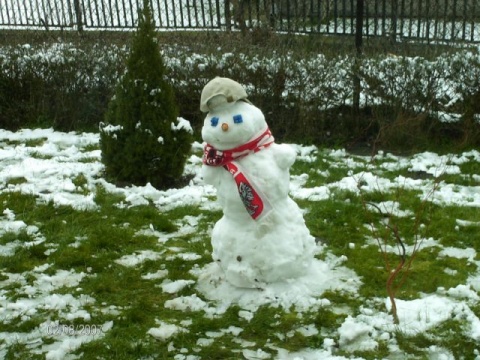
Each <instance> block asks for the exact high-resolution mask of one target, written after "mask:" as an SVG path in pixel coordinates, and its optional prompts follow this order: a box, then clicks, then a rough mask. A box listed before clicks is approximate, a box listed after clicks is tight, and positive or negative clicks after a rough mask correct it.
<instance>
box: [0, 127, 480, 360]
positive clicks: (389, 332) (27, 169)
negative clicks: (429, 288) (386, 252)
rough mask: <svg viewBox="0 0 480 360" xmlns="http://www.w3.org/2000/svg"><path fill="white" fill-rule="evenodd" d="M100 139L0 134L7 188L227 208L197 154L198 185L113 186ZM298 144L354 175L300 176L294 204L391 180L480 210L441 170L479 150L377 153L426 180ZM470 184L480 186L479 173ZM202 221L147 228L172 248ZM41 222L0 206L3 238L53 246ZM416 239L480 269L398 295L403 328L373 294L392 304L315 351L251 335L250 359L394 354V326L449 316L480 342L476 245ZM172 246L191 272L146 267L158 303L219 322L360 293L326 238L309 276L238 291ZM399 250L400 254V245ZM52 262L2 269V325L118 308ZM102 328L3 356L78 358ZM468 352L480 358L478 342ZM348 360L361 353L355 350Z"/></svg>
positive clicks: (180, 326)
mask: <svg viewBox="0 0 480 360" xmlns="http://www.w3.org/2000/svg"><path fill="white" fill-rule="evenodd" d="M98 141H99V136H98V134H92V133H73V132H72V133H62V132H56V131H54V130H52V129H23V130H20V131H18V132H10V131H6V130H0V144H1V147H0V194H7V193H12V192H20V193H24V194H29V195H34V196H36V198H37V201H38V202H39V203H47V202H52V203H53V204H54V205H56V206H59V205H63V206H71V207H72V208H74V209H77V210H80V211H94V210H95V209H97V207H98V206H97V204H96V203H95V189H96V186H97V185H101V186H103V187H104V188H105V189H106V191H107V192H110V193H115V194H123V195H125V197H126V200H125V201H124V203H123V205H119V206H126V207H134V206H138V205H139V204H143V203H145V202H153V203H154V204H155V205H156V206H157V208H158V209H159V211H168V210H170V209H174V208H176V207H181V206H186V205H193V206H197V207H198V208H200V209H203V211H218V210H221V207H220V206H219V204H218V203H217V202H216V200H215V195H216V192H215V189H214V188H213V187H212V186H211V185H206V184H204V183H203V181H202V179H201V177H200V169H201V160H200V158H199V156H198V154H197V155H192V156H191V157H190V159H189V160H188V163H187V168H186V172H187V173H190V174H192V175H194V176H193V179H192V181H191V183H190V184H189V185H187V186H186V187H184V188H181V189H170V190H167V191H158V190H156V189H155V188H153V187H152V186H151V185H146V186H143V187H139V186H132V187H127V188H117V187H116V186H115V185H113V184H110V183H108V182H106V181H105V180H104V179H103V178H102V177H101V174H102V170H103V166H102V164H101V162H100V152H99V151H98V150H92V149H95V148H96V146H98ZM201 148H202V144H198V143H195V144H194V145H193V149H194V151H197V152H198V150H199V149H201ZM294 148H295V149H296V153H297V159H296V161H305V162H307V163H310V162H312V161H315V158H316V157H317V156H321V155H322V154H323V155H325V156H326V157H329V159H328V161H329V163H330V165H331V166H332V167H339V168H345V169H347V168H348V169H349V171H350V173H349V174H348V175H347V176H345V177H344V178H343V179H340V180H338V181H335V182H331V183H325V184H323V185H321V186H313V187H307V186H306V185H305V184H306V181H307V180H308V174H300V175H297V176H292V177H291V179H290V180H291V181H290V195H291V196H292V197H293V198H294V199H308V200H309V201H322V200H323V199H327V198H329V197H330V196H334V195H332V194H333V191H334V190H335V189H344V190H348V191H351V192H352V193H358V191H359V186H360V188H361V189H362V191H367V192H370V191H382V192H388V191H389V190H391V189H393V188H395V187H401V188H407V189H416V190H419V194H418V196H419V197H420V198H422V199H423V198H424V197H425V196H426V195H427V194H430V196H431V198H429V199H430V200H431V201H432V202H434V203H437V204H439V205H441V206H460V207H464V208H466V209H468V208H473V207H475V208H477V207H479V206H480V195H479V194H480V186H476V185H471V186H467V185H457V184H451V183H447V182H445V181H443V180H439V179H437V180H436V178H438V176H439V174H441V173H450V174H458V173H459V171H460V169H461V167H459V166H460V165H461V164H462V163H464V162H466V161H475V162H480V153H479V152H478V151H477V150H472V151H468V152H464V153H460V154H451V155H437V154H434V153H432V152H424V153H421V154H417V155H415V156H413V157H410V158H403V157H398V156H395V155H392V154H383V153H379V154H378V155H377V156H378V157H379V158H381V159H382V160H384V161H385V162H384V163H383V164H382V166H383V168H384V169H386V168H387V167H388V168H389V169H390V170H391V169H397V170H407V172H409V173H413V172H415V171H424V172H427V173H428V174H431V175H432V177H426V178H423V179H412V178H407V177H402V176H398V177H396V178H394V179H387V178H383V177H382V176H381V174H380V173H379V172H373V169H372V168H369V166H370V165H369V160H370V158H366V157H361V156H353V155H351V154H348V153H347V152H346V151H344V150H335V151H330V152H329V151H325V152H323V151H321V150H319V149H316V148H314V147H302V146H300V145H295V146H294ZM387 160H388V161H387ZM387 164H388V165H387ZM380 168H381V167H380ZM77 176H82V177H84V179H85V181H84V183H83V185H80V186H75V185H73V184H74V182H73V181H72V180H71V179H74V178H76V177H77ZM473 180H474V181H476V182H478V177H477V178H473ZM435 181H437V182H436V183H435ZM433 186H437V189H436V191H435V192H434V193H433V194H432V193H431V190H432V188H433ZM376 206H377V207H378V208H380V209H381V210H382V211H387V212H390V213H392V214H394V215H396V216H406V217H408V216H410V215H411V214H410V213H409V209H404V208H402V207H401V206H399V204H398V203H396V202H379V203H376ZM201 219H202V217H201V216H199V217H196V216H190V215H189V216H186V217H185V218H183V219H182V220H181V221H179V222H178V223H177V225H178V230H177V231H176V232H175V233H172V234H164V233H161V232H159V231H157V230H155V229H154V227H153V226H150V227H147V228H146V229H143V230H142V231H141V232H148V233H149V234H153V235H154V236H156V237H157V238H158V241H159V243H162V244H164V243H168V242H169V241H171V239H172V238H175V237H181V236H184V235H185V234H195V233H196V231H197V230H198V229H197V225H198V223H199V221H200V220H201ZM37 225H38V224H37ZM37 225H36V224H33V223H32V224H30V223H25V222H24V221H20V220H17V214H15V213H14V211H12V210H11V209H7V208H3V210H2V212H1V214H0V234H1V235H4V234H18V233H20V232H27V233H28V234H29V235H30V238H32V239H33V240H32V244H34V243H38V242H45V241H46V239H45V236H44V234H42V233H41V231H40V230H39V227H38V226H37ZM453 226H457V227H458V228H459V229H460V230H459V231H461V229H464V228H466V227H469V228H471V227H473V228H476V227H478V226H479V222H478V221H471V220H465V218H459V219H457V220H456V223H455V224H454V225H453ZM208 231H211V229H209V230H208ZM366 240H368V239H366ZM81 241H83V240H82V238H81V236H79V237H78V238H77V239H76V242H81ZM419 242H420V244H421V246H423V247H436V248H439V253H438V256H439V257H453V258H458V259H465V260H466V261H468V262H469V263H470V264H472V265H474V266H476V267H477V270H476V271H473V272H470V273H469V276H468V278H467V279H466V280H465V282H464V283H459V284H457V285H456V286H455V287H451V288H438V289H437V291H436V292H433V293H429V294H422V295H421V296H420V298H417V299H397V308H398V316H399V319H400V323H399V324H398V325H395V324H394V323H393V319H392V316H391V315H390V314H389V313H388V308H389V306H390V302H389V301H388V299H369V301H371V302H372V303H375V302H376V303H378V302H382V303H384V304H385V308H386V309H385V311H379V310H376V309H374V307H373V306H371V304H369V302H368V301H367V302H366V303H365V304H363V306H362V307H361V308H360V310H359V312H358V313H357V314H348V315H347V317H346V318H345V320H344V321H343V322H342V323H341V324H339V328H338V329H337V332H336V334H332V336H327V337H325V338H324V341H323V344H322V345H320V347H319V348H305V349H303V350H301V351H297V352H289V351H287V350H285V349H282V348H281V347H279V346H275V345H273V344H270V345H269V344H267V346H265V347H259V346H258V345H255V344H252V343H251V342H250V343H247V342H245V343H244V345H245V348H244V349H243V353H242V355H243V356H244V357H245V358H247V359H249V358H251V359H255V358H257V359H258V358H271V356H270V355H269V354H272V353H274V354H275V358H277V359H285V360H287V359H304V360H310V359H311V360H313V359H347V357H343V356H336V355H335V354H334V351H335V349H336V348H337V347H338V346H340V347H341V348H342V349H343V350H351V351H356V350H362V349H363V350H365V349H375V347H376V346H377V344H378V343H379V341H386V342H387V345H388V347H389V350H390V352H391V353H392V354H393V355H392V356H394V355H395V354H396V355H398V356H401V354H400V353H399V351H400V350H399V348H398V345H397V344H396V341H395V338H394V333H396V332H398V331H401V332H403V333H405V334H412V335H414V334H417V333H421V332H425V331H428V330H429V329H433V328H435V327H438V326H440V325H441V324H442V323H444V322H445V321H448V320H451V319H458V320H461V321H462V322H463V323H464V324H465V328H464V330H463V331H464V334H466V336H469V337H470V338H471V339H473V340H474V341H480V320H479V317H478V313H477V314H476V313H475V312H474V311H472V309H471V308H472V306H475V304H476V303H478V300H479V292H480V271H479V270H478V268H480V261H479V260H478V253H477V252H476V250H475V249H473V248H471V247H453V246H442V244H441V243H440V242H439V241H438V240H436V239H432V238H426V239H420V240H419ZM367 243H368V241H367ZM354 245H355V244H354ZM356 245H357V247H359V246H361V245H360V244H356ZM18 246H23V244H21V243H20V242H18V241H12V242H11V243H6V244H1V245H0V254H1V256H11V255H13V253H14V252H15V249H16V247H18ZM26 246H28V244H26ZM354 248H356V247H355V246H354ZM49 250H52V249H49ZM53 250H54V249H53ZM169 250H170V251H171V252H172V254H169V256H172V257H173V258H179V259H182V260H184V261H185V262H186V263H188V265H189V266H190V267H191V270H190V271H189V274H188V278H187V279H181V280H175V281H171V280H170V279H168V276H169V274H168V271H166V270H164V269H160V270H158V271H156V272H152V273H144V274H143V275H142V277H143V279H145V280H149V281H152V282H153V281H155V282H158V283H161V284H162V285H161V286H160V289H159V291H165V292H166V293H168V294H170V295H171V298H170V299H169V300H167V301H166V302H165V303H164V304H162V305H163V306H164V307H165V308H168V309H171V310H174V311H179V312H187V311H204V314H205V316H206V317H211V318H215V317H218V316H221V315H222V314H224V313H225V312H226V311H227V310H228V309H229V307H230V306H231V305H232V304H236V305H238V306H239V309H241V310H239V312H238V316H239V317H240V318H242V319H244V320H245V321H250V320H252V319H253V318H254V316H255V312H256V311H257V310H258V308H259V307H261V306H262V305H270V306H276V307H282V308H284V309H286V310H288V309H291V308H292V306H293V307H295V309H296V310H297V311H298V312H300V313H301V312H306V311H315V309H320V308H322V307H325V308H333V307H338V309H339V311H341V309H342V308H341V304H333V303H331V302H330V301H328V300H326V299H322V297H321V294H322V293H323V292H324V291H326V290H339V291H342V292H346V293H349V294H355V293H356V292H357V291H358V288H359V286H360V285H361V278H360V277H359V276H358V275H357V274H356V273H355V272H354V271H353V270H351V269H349V267H348V258H347V257H345V256H343V257H337V256H334V255H333V254H331V253H329V251H328V246H327V245H316V248H315V252H316V253H322V254H325V256H324V257H323V259H324V260H323V261H321V262H320V261H314V262H312V264H311V266H310V267H309V269H308V271H307V272H306V273H305V274H304V275H303V276H301V277H299V278H298V279H296V280H295V281H285V282H278V283H271V284H266V285H265V287H264V289H263V291H259V290H258V289H241V288H237V287H235V286H232V285H231V284H229V283H228V282H227V281H224V274H223V272H222V270H221V269H220V268H219V266H218V265H217V264H215V263H210V264H208V265H206V266H202V267H199V266H196V265H195V261H196V259H199V258H200V257H204V256H207V257H211V254H196V253H192V252H189V251H186V250H185V249H182V248H180V247H178V248H176V249H173V248H170V249H169ZM392 251H395V250H394V249H392ZM407 251H408V249H407ZM161 256H164V254H162V253H160V252H154V251H149V250H148V251H147V250H138V251H135V252H134V253H132V254H130V255H126V256H122V257H119V258H118V259H117V260H116V262H117V263H119V264H121V265H122V266H124V267H126V268H127V269H128V268H129V267H139V266H140V265H141V264H142V263H143V262H144V261H147V260H158V259H159V258H160V257H161ZM167 261H168V260H167ZM51 266H52V265H51V264H48V263H45V264H44V265H41V266H38V267H36V268H35V269H34V270H33V271H30V272H28V276H29V277H30V278H32V277H33V278H32V279H33V281H30V282H28V283H27V281H26V279H25V276H26V275H27V273H19V274H14V273H6V272H2V275H3V276H2V278H1V279H0V321H1V322H2V323H4V324H8V323H13V322H15V321H16V320H17V319H22V320H24V321H27V320H29V319H31V318H34V317H36V316H38V314H39V313H40V312H42V311H45V310H48V311H52V312H53V313H55V314H56V316H57V318H58V319H59V321H60V322H61V321H62V319H63V320H72V319H80V320H88V319H90V318H91V317H92V314H91V313H90V309H91V308H92V306H93V305H101V306H102V308H103V310H102V311H105V312H108V313H112V314H113V313H119V312H120V311H121V309H120V308H118V307H115V306H113V305H109V304H96V299H95V297H94V295H86V294H83V293H82V291H81V288H80V287H79V286H81V282H82V280H84V279H85V278H86V277H88V276H92V275H91V274H89V273H88V272H87V273H84V272H76V271H74V270H68V269H65V270H56V271H53V272H52V271H48V270H51V269H50V268H51ZM446 271H447V273H448V272H450V273H452V274H455V271H456V270H455V269H446ZM12 286H15V288H16V289H17V290H16V291H17V293H19V294H22V296H19V297H15V298H10V297H9V295H8V293H7V291H6V290H4V289H7V288H9V287H12ZM65 288H70V289H71V291H70V293H65V291H64V290H63V291H60V290H61V289H65ZM186 288H188V289H194V290H195V293H194V294H192V295H179V294H177V292H181V291H184V289H186ZM53 324H54V323H53ZM99 325H101V326H102V332H99V333H97V334H94V335H86V334H84V335H78V336H75V337H71V336H68V334H60V335H58V336H51V335H48V334H47V329H48V326H52V321H50V320H49V321H47V322H45V323H42V324H40V325H39V326H38V327H35V328H34V329H32V330H31V331H30V332H28V333H23V332H15V331H2V332H0V357H2V356H3V355H5V354H6V349H8V348H9V347H10V346H13V345H15V344H23V345H25V346H28V347H29V349H30V351H31V352H32V354H37V356H38V355H41V356H44V357H45V358H46V359H67V358H73V357H72V356H71V353H72V352H73V351H75V350H76V349H78V348H79V347H80V346H81V344H83V343H86V342H90V341H93V340H95V339H101V338H102V337H103V336H105V334H106V333H107V332H108V331H110V330H111V329H112V328H114V326H115V324H114V322H111V321H110V322H106V323H104V324H99ZM242 330H243V329H241V328H236V327H231V328H226V329H224V330H223V331H222V332H219V334H217V335H216V334H203V335H202V337H201V338H199V339H198V342H197V345H198V346H199V347H202V346H209V344H211V343H212V342H213V341H214V337H215V336H220V337H221V336H224V335H225V334H231V335H235V334H240V335H242ZM188 331H190V330H189V322H188V321H187V320H185V321H184V322H182V323H171V322H169V321H167V319H162V320H157V326H155V327H152V328H151V329H150V330H149V331H148V335H149V336H151V337H153V338H155V339H159V340H161V341H165V342H166V343H168V341H170V340H171V339H173V338H174V337H175V336H177V335H178V334H181V333H184V332H188ZM297 331H298V332H300V333H301V334H303V335H304V336H315V334H316V333H317V332H321V331H322V330H321V329H319V328H316V327H315V326H314V325H313V324H310V325H304V326H301V327H299V328H298V329H297ZM146 335H147V334H146ZM279 335H281V334H279ZM284 336H286V334H284ZM47 340H48V341H47ZM166 346H167V345H166ZM167 347H168V349H170V350H171V351H172V352H176V354H177V355H179V356H182V358H185V359H187V358H195V357H194V356H193V355H188V354H187V353H188V351H187V350H184V349H175V348H174V346H173V344H172V343H170V344H168V346H167ZM425 350H426V353H427V354H428V355H427V356H428V357H429V358H432V359H453V355H452V354H451V353H450V352H449V351H448V350H447V349H443V348H442V347H440V346H431V347H430V348H429V349H425ZM182 351H183V352H182ZM466 356H468V357H471V358H476V359H480V352H479V349H477V350H476V351H475V352H474V353H473V354H466ZM175 358H176V357H175ZM178 358H180V357H178ZM348 358H349V359H359V358H358V357H355V356H353V355H352V356H349V357H348Z"/></svg>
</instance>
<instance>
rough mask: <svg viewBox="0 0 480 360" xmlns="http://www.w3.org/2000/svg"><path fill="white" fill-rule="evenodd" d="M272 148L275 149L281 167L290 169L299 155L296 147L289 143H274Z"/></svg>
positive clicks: (275, 157)
mask: <svg viewBox="0 0 480 360" xmlns="http://www.w3.org/2000/svg"><path fill="white" fill-rule="evenodd" d="M272 145H275V146H272V150H273V151H274V159H275V162H276V163H277V165H278V167H280V168H281V169H284V170H285V169H289V168H290V167H291V166H292V165H293V163H294V162H295V159H296V157H297V152H296V151H295V149H294V148H293V147H292V146H290V145H288V144H276V143H275V144H272Z"/></svg>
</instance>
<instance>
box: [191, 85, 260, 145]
mask: <svg viewBox="0 0 480 360" xmlns="http://www.w3.org/2000/svg"><path fill="white" fill-rule="evenodd" d="M200 108H201V110H202V111H205V112H207V111H208V114H207V116H206V118H205V121H204V124H203V128H202V138H203V140H204V141H205V142H207V143H209V144H210V145H212V146H213V147H215V148H216V149H217V150H230V149H234V148H236V147H238V146H241V145H244V144H246V143H248V142H249V141H250V140H253V139H255V138H257V137H258V136H259V135H260V134H262V133H263V132H265V130H267V128H268V125H267V123H266V121H265V116H264V115H263V113H262V111H261V110H260V109H258V108H257V107H255V106H254V105H252V104H251V103H250V102H249V101H248V100H247V93H246V92H245V90H244V89H243V87H242V86H241V85H240V84H239V83H237V82H235V81H233V80H231V79H227V78H215V79H213V80H212V81H210V82H209V83H208V84H207V85H205V88H204V89H203V91H202V97H201V104H200Z"/></svg>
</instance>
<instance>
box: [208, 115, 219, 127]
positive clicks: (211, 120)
mask: <svg viewBox="0 0 480 360" xmlns="http://www.w3.org/2000/svg"><path fill="white" fill-rule="evenodd" d="M210 122H211V123H212V126H213V127H215V126H217V125H218V117H216V116H214V117H212V118H211V119H210Z"/></svg>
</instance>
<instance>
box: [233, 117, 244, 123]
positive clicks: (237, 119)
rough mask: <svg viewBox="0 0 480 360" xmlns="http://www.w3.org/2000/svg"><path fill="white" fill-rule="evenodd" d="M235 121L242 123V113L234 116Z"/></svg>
mask: <svg viewBox="0 0 480 360" xmlns="http://www.w3.org/2000/svg"><path fill="white" fill-rule="evenodd" d="M233 122H234V123H235V124H241V123H242V122H243V119H242V115H235V116H234V117H233Z"/></svg>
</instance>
